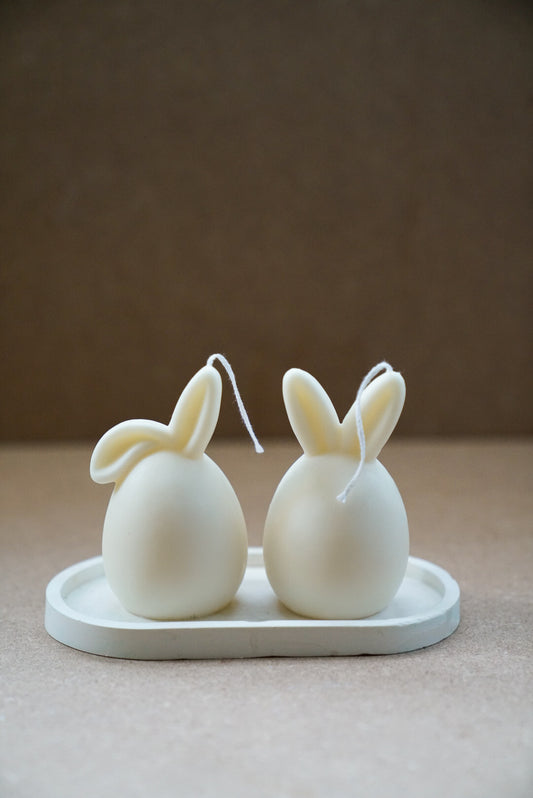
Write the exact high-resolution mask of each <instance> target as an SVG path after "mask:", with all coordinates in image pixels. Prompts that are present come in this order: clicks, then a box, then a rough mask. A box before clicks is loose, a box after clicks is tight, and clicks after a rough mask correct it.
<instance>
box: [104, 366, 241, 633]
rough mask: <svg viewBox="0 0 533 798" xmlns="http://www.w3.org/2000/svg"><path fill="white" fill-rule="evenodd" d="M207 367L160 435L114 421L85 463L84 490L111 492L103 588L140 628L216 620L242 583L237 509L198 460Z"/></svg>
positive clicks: (205, 438)
mask: <svg viewBox="0 0 533 798" xmlns="http://www.w3.org/2000/svg"><path fill="white" fill-rule="evenodd" d="M211 362H212V358H210V361H209V362H208V365H206V366H204V367H203V368H202V369H200V371H198V372H197V373H196V374H195V375H194V377H193V378H192V379H191V380H190V382H189V383H188V385H187V386H186V387H185V389H184V391H183V393H182V394H181V396H180V398H179V400H178V403H177V405H176V408H175V410H174V412H173V414H172V418H171V419H170V423H169V424H168V425H165V424H160V423H158V422H156V421H147V420H130V421H124V422H122V423H120V424H117V425H116V426H115V427H113V428H112V429H110V430H109V431H108V432H106V434H105V435H104V436H103V437H102V438H101V439H100V441H99V442H98V443H97V445H96V447H95V449H94V452H93V455H92V458H91V465H90V473H91V476H92V478H93V480H94V481H95V482H98V483H107V482H114V483H115V488H114V491H113V493H112V495H111V498H110V501H109V505H108V508H107V513H106V517H105V522H104V530H103V539H102V554H103V562H104V570H105V574H106V578H107V581H108V583H109V585H110V587H111V589H112V590H113V592H114V593H115V594H116V596H117V597H118V599H119V600H120V602H121V603H122V605H123V606H124V607H125V608H126V609H127V610H129V611H130V612H132V613H134V614H136V615H140V616H143V617H146V618H153V619H158V620H180V619H186V618H193V617H197V616H202V615H207V614H211V613H214V612H217V611H218V610H220V609H222V607H224V606H225V605H226V604H228V603H229V602H230V601H231V600H232V598H233V596H234V595H235V592H236V591H237V589H238V587H239V585H240V583H241V580H242V578H243V575H244V571H245V567H246V560H247V552H248V543H247V533H246V525H245V521H244V516H243V513H242V510H241V506H240V504H239V501H238V499H237V497H236V495H235V492H234V490H233V488H232V486H231V485H230V483H229V481H228V479H227V478H226V476H225V475H224V473H223V472H222V471H221V469H220V468H219V467H218V466H217V465H216V464H215V463H214V462H213V460H211V459H210V458H209V457H208V456H207V455H206V454H205V448H206V446H207V444H208V443H209V441H210V439H211V436H212V434H213V432H214V429H215V426H216V424H217V420H218V415H219V411H220V402H221V394H222V381H221V378H220V374H219V373H218V371H217V370H216V369H215V368H214V367H213V366H212V365H211ZM226 362H227V361H226Z"/></svg>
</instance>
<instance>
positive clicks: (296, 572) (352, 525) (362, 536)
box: [263, 363, 409, 619]
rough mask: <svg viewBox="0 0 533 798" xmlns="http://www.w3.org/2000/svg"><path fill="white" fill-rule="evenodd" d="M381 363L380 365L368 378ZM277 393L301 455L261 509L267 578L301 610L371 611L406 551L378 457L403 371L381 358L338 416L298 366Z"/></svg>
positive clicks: (383, 598)
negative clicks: (280, 394) (265, 509)
mask: <svg viewBox="0 0 533 798" xmlns="http://www.w3.org/2000/svg"><path fill="white" fill-rule="evenodd" d="M383 368H386V369H387V371H386V373H385V374H382V375H381V376H379V377H377V378H376V379H374V380H373V381H370V380H371V379H372V377H373V376H374V375H375V373H376V372H377V371H379V370H382V369H383ZM283 398H284V401H285V407H286V410H287V414H288V417H289V421H290V423H291V426H292V428H293V431H294V433H295V435H296V437H297V438H298V440H299V442H300V444H301V446H302V449H303V455H302V456H301V457H300V458H299V459H298V460H297V461H296V462H295V463H294V464H293V465H292V466H291V468H290V469H289V470H288V471H287V473H286V474H285V476H284V477H283V479H282V480H281V482H280V484H279V486H278V488H277V490H276V492H275V494H274V497H273V499H272V502H271V504H270V507H269V510H268V514H267V519H266V523H265V531H264V537H263V554H264V561H265V568H266V572H267V576H268V579H269V581H270V584H271V585H272V587H273V589H274V591H275V592H276V594H277V595H278V598H279V599H280V600H281V601H282V602H283V603H284V604H285V605H286V606H287V607H288V608H289V609H291V610H292V611H293V612H296V613H298V614H300V615H305V616H308V617H311V618H321V619H357V618H364V617H367V616H369V615H373V614H374V613H376V612H379V611H380V610H382V609H384V608H385V607H386V606H387V604H389V603H390V601H391V600H392V598H393V597H394V595H395V593H396V592H397V590H398V588H399V586H400V584H401V582H402V580H403V577H404V575H405V570H406V567H407V560H408V556H409V530H408V524H407V515H406V512H405V508H404V505H403V502H402V498H401V496H400V493H399V491H398V488H397V487H396V484H395V482H394V480H393V479H392V477H391V476H390V474H389V473H388V471H387V470H386V469H385V468H384V466H383V465H382V464H381V463H380V462H379V461H378V460H377V457H378V455H379V453H380V451H381V449H382V447H383V446H384V444H385V443H386V441H387V440H388V438H389V436H390V435H391V433H392V431H393V429H394V427H395V426H396V423H397V421H398V418H399V416H400V413H401V411H402V408H403V404H404V399H405V383H404V380H403V378H402V376H401V375H400V374H399V373H397V372H394V371H393V370H392V369H391V367H390V366H389V365H388V364H385V363H382V364H379V365H378V366H377V367H375V369H372V371H371V372H370V373H369V375H367V378H366V379H365V380H364V381H363V383H362V386H361V389H360V391H359V392H358V395H357V398H356V401H355V403H354V406H353V407H352V408H351V410H350V411H349V412H348V414H347V415H346V417H345V418H344V420H343V421H342V423H341V422H340V421H339V418H338V416H337V413H336V411H335V408H334V406H333V404H332V402H331V399H330V398H329V396H328V395H327V393H326V392H325V390H324V389H323V388H322V386H321V385H320V383H319V382H318V381H317V380H316V379H315V378H314V377H312V376H311V374H308V373H307V372H305V371H302V370H300V369H291V370H290V371H288V372H287V373H286V374H285V376H284V378H283Z"/></svg>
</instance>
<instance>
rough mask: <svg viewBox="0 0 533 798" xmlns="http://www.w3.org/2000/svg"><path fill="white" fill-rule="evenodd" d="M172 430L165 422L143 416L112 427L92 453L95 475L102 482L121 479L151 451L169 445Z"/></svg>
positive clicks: (91, 470)
mask: <svg viewBox="0 0 533 798" xmlns="http://www.w3.org/2000/svg"><path fill="white" fill-rule="evenodd" d="M168 439H169V431H168V427H167V426H165V424H159V423H158V422H157V421H145V420H143V419H138V420H132V421H122V422H121V423H120V424H117V425H116V426H114V427H111V429H110V430H108V431H107V432H106V433H105V434H104V435H102V437H101V438H100V440H99V441H98V443H97V444H96V446H95V447H94V451H93V453H92V456H91V464H90V469H89V470H90V474H91V478H92V479H93V480H94V481H95V482H98V483H99V484H101V485H105V484H106V483H107V482H117V481H119V480H120V479H121V478H122V477H123V476H124V475H125V474H126V473H127V472H128V471H129V470H130V469H131V468H133V466H134V465H135V464H136V463H138V462H139V460H141V459H142V458H143V457H145V456H146V455H147V454H149V453H150V452H151V451H156V450H157V449H159V448H161V447H162V446H167V447H168Z"/></svg>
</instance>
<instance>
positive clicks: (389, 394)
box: [342, 371, 405, 461]
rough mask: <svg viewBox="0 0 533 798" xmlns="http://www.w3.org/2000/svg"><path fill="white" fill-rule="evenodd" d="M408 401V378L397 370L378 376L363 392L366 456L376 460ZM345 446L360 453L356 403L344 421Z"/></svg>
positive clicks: (343, 444)
mask: <svg viewBox="0 0 533 798" xmlns="http://www.w3.org/2000/svg"><path fill="white" fill-rule="evenodd" d="M404 401H405V382H404V379H403V377H402V375H401V374H399V373H398V372H397V371H387V372H386V373H385V374H382V375H381V376H379V377H376V379H374V380H373V381H372V382H371V383H370V385H368V386H367V387H366V388H365V389H364V391H363V393H362V396H361V418H362V421H363V429H364V431H365V441H366V457H365V460H366V461H369V460H375V459H376V458H377V457H378V455H379V453H380V452H381V450H382V448H383V447H384V446H385V444H386V443H387V441H388V439H389V438H390V436H391V434H392V431H393V430H394V427H395V426H396V424H397V423H398V419H399V418H400V414H401V412H402V408H403V404H404ZM342 448H343V450H344V451H348V452H350V453H352V454H356V455H357V456H359V441H358V438H357V425H356V414H355V403H354V405H352V407H351V408H350V410H349V411H348V413H347V414H346V416H345V418H344V420H343V422H342Z"/></svg>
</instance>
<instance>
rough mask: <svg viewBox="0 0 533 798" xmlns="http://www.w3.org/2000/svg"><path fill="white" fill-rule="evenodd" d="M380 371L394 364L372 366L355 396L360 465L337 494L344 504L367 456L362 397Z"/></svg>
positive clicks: (390, 369) (386, 369)
mask: <svg viewBox="0 0 533 798" xmlns="http://www.w3.org/2000/svg"><path fill="white" fill-rule="evenodd" d="M380 371H393V368H392V366H391V365H390V364H389V363H387V362H386V361H385V360H383V361H382V362H381V363H378V364H377V365H376V366H374V368H371V369H370V371H369V372H368V374H367V375H366V377H365V378H364V379H363V381H362V382H361V385H360V386H359V390H358V391H357V396H356V397H355V425H356V427H357V437H358V439H359V455H360V459H359V465H358V466H357V470H356V472H355V474H354V475H353V477H352V478H351V480H350V481H349V482H348V484H347V485H346V487H345V488H344V490H343V491H342V493H339V495H338V496H337V501H339V502H342V504H346V499H347V498H348V494H349V493H350V492H351V490H352V489H353V487H354V485H355V483H356V482H357V479H358V478H359V474H360V473H361V471H362V470H363V466H364V464H365V456H366V440H365V428H364V426H363V418H362V416H361V397H362V395H363V391H364V390H365V388H366V387H367V386H368V385H369V384H370V383H371V382H372V380H373V379H374V377H377V375H378V374H379V372H380Z"/></svg>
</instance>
